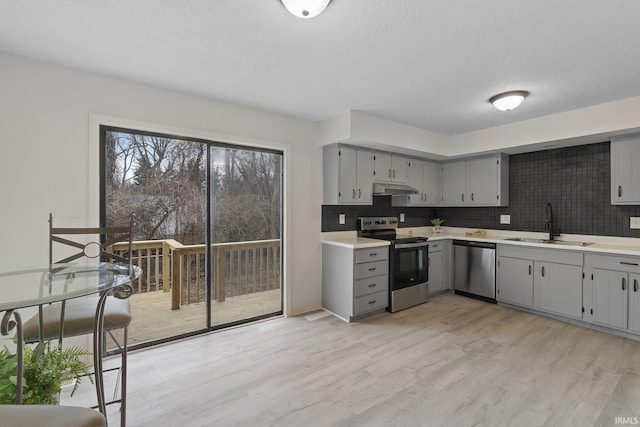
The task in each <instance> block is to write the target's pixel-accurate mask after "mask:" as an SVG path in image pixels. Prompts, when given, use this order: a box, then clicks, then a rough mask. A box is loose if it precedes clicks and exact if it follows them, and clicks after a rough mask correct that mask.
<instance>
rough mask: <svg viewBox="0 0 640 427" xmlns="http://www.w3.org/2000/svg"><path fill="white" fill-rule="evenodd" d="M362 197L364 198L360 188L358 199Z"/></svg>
mask: <svg viewBox="0 0 640 427" xmlns="http://www.w3.org/2000/svg"><path fill="white" fill-rule="evenodd" d="M360 197H362V190H360V189H359V188H358V199H359V198H360Z"/></svg>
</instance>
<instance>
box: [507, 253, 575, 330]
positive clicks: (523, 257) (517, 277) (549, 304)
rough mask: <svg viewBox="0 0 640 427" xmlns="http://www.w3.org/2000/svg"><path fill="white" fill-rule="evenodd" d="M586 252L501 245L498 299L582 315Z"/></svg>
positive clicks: (570, 314) (564, 313)
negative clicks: (584, 253) (584, 254)
mask: <svg viewBox="0 0 640 427" xmlns="http://www.w3.org/2000/svg"><path fill="white" fill-rule="evenodd" d="M583 258H584V256H583V254H582V252H573V251H557V250H551V249H531V248H524V247H514V246H509V247H505V246H504V245H498V268H497V278H496V280H497V282H496V287H497V289H496V299H497V300H498V301H499V302H505V303H508V304H514V305H519V306H523V307H527V308H533V309H535V310H539V311H545V312H549V313H552V314H557V315H560V316H565V317H571V318H575V319H581V318H582V279H583V274H582V272H583V264H584V259H583Z"/></svg>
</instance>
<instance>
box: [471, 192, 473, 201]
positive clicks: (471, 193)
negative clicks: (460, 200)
mask: <svg viewBox="0 0 640 427" xmlns="http://www.w3.org/2000/svg"><path fill="white" fill-rule="evenodd" d="M471 201H472V202H473V193H471Z"/></svg>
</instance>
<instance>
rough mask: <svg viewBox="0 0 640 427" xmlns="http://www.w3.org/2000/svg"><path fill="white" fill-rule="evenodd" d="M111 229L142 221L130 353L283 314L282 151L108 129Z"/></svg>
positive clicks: (105, 159)
mask: <svg viewBox="0 0 640 427" xmlns="http://www.w3.org/2000/svg"><path fill="white" fill-rule="evenodd" d="M101 144H102V147H101V148H102V150H101V153H102V157H101V171H102V173H101V175H102V176H101V187H102V191H101V205H102V209H101V212H102V218H101V222H102V224H106V225H116V224H121V223H125V222H126V221H128V218H130V216H131V214H135V216H136V226H135V237H134V246H133V252H134V253H133V258H134V262H135V263H136V264H137V265H139V266H140V267H142V269H143V271H144V274H143V276H142V277H141V278H140V280H138V281H136V283H134V294H133V295H132V296H131V297H130V302H131V307H132V314H133V321H132V323H131V326H130V328H129V343H130V347H133V348H136V347H141V346H145V345H148V344H150V343H155V342H163V341H167V340H170V339H173V338H176V337H182V336H185V335H191V334H194V333H198V332H205V331H208V330H211V329H213V328H219V327H224V326H227V325H234V324H237V323H241V322H245V321H249V320H253V319H255V318H261V317H265V316H269V315H275V314H280V313H282V292H281V290H282V286H281V278H282V277H281V267H282V263H281V256H280V254H281V245H280V242H281V232H282V226H281V218H282V215H281V212H282V194H281V188H282V153H281V152H276V151H269V150H262V149H258V148H247V147H239V146H232V145H227V144H221V143H217V142H214V141H206V140H200V139H190V138H184V137H179V136H176V135H163V134H156V133H150V132H145V131H139V130H132V129H120V128H110V127H102V128H101Z"/></svg>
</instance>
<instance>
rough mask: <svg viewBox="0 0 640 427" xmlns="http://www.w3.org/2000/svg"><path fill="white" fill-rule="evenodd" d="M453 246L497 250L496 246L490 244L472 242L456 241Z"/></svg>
mask: <svg viewBox="0 0 640 427" xmlns="http://www.w3.org/2000/svg"><path fill="white" fill-rule="evenodd" d="M453 244H454V245H455V246H471V247H474V248H486V249H495V248H496V244H495V243H490V242H475V241H471V240H454V241H453Z"/></svg>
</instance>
